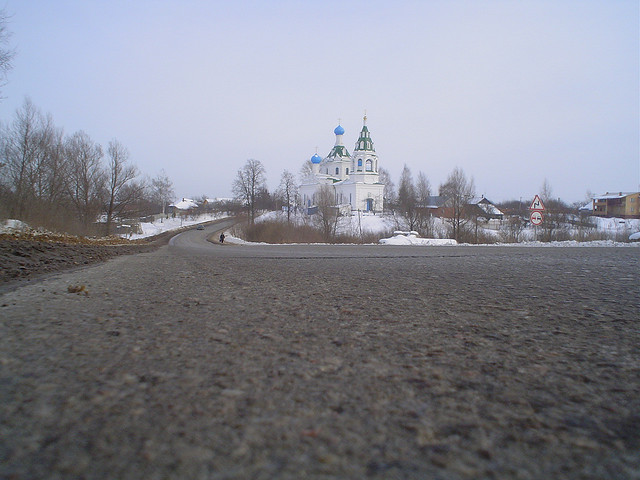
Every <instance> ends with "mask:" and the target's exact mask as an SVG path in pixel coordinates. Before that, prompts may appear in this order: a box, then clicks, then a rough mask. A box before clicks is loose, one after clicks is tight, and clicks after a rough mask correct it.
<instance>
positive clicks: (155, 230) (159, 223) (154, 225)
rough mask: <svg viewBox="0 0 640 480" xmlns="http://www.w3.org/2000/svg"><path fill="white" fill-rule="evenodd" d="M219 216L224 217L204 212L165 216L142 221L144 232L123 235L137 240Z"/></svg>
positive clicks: (141, 226)
mask: <svg viewBox="0 0 640 480" xmlns="http://www.w3.org/2000/svg"><path fill="white" fill-rule="evenodd" d="M218 218H222V216H220V215H216V214H210V213H204V214H202V215H197V216H194V217H191V216H189V217H183V218H180V217H175V218H173V217H169V218H163V219H161V220H156V221H154V222H142V223H140V228H141V229H142V233H133V234H122V235H121V237H123V238H129V239H131V240H136V239H139V238H145V237H153V236H154V235H159V234H161V233H164V232H168V231H170V230H179V229H180V228H183V227H189V226H192V225H197V224H199V223H206V222H210V221H212V220H216V219H218Z"/></svg>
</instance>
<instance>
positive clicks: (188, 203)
mask: <svg viewBox="0 0 640 480" xmlns="http://www.w3.org/2000/svg"><path fill="white" fill-rule="evenodd" d="M169 206H170V207H175V208H177V209H178V210H189V209H190V208H197V207H198V203H197V202H196V201H195V200H191V199H190V198H183V199H182V200H180V201H179V202H176V203H172V204H171V205H169Z"/></svg>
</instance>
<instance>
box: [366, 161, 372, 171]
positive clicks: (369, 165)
mask: <svg viewBox="0 0 640 480" xmlns="http://www.w3.org/2000/svg"><path fill="white" fill-rule="evenodd" d="M366 170H367V172H371V171H373V162H372V161H371V160H370V159H369V160H367V166H366Z"/></svg>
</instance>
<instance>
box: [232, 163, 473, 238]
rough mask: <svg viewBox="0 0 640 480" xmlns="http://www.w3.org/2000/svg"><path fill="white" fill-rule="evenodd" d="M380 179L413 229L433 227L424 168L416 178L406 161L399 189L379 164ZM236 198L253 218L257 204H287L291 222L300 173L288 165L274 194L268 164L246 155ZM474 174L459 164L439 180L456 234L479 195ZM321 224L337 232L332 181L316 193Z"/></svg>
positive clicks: (388, 203) (388, 202)
mask: <svg viewBox="0 0 640 480" xmlns="http://www.w3.org/2000/svg"><path fill="white" fill-rule="evenodd" d="M310 172H311V168H310V163H309V162H305V163H304V164H303V166H302V169H301V171H300V177H302V178H304V177H306V176H308V175H309V174H310ZM379 174H380V181H381V182H382V183H384V185H385V190H384V205H385V210H386V211H387V212H389V213H394V214H397V216H398V218H400V219H401V221H402V222H403V223H404V225H403V227H405V228H407V229H409V230H417V231H420V233H422V234H423V235H425V236H430V235H431V234H432V233H433V218H432V216H431V213H430V212H431V209H430V208H428V207H429V206H430V200H431V198H432V191H431V184H430V182H429V179H428V178H427V176H426V175H425V174H424V173H423V172H419V173H418V176H417V180H415V181H414V179H413V175H412V173H411V170H410V169H409V167H407V166H406V165H405V166H404V168H403V170H402V174H401V176H400V182H399V185H398V189H397V191H396V188H395V184H394V183H393V181H392V179H391V176H390V175H389V173H388V172H387V171H386V170H384V169H382V168H381V169H380V171H379ZM233 193H234V196H235V198H236V199H237V200H238V201H239V202H241V203H242V204H243V205H244V206H245V208H246V210H247V215H248V218H249V223H250V224H253V223H254V220H255V216H256V212H257V210H260V209H265V208H274V207H276V206H282V207H283V208H284V210H286V212H287V222H290V219H291V212H292V211H294V210H295V208H296V206H297V205H298V204H299V198H298V184H297V182H296V177H295V176H294V175H293V174H292V173H291V172H289V171H288V170H285V171H284V172H283V173H282V176H281V178H280V184H279V186H278V188H277V190H276V191H275V193H274V194H273V195H271V194H270V193H269V192H268V190H267V186H266V170H265V168H264V165H262V163H261V162H260V161H258V160H254V159H250V160H247V162H246V163H245V165H244V166H243V167H242V168H240V169H239V170H238V172H237V175H236V178H235V180H234V182H233ZM475 194H476V193H475V185H474V182H473V178H468V177H467V176H466V175H465V173H464V172H463V171H462V169H460V168H457V167H456V168H455V169H454V170H453V171H452V172H451V174H450V175H449V177H448V178H447V180H446V181H445V182H444V183H443V184H441V185H440V187H439V190H438V195H439V196H441V197H445V198H446V199H447V205H446V208H447V212H448V216H447V220H448V221H449V224H450V229H451V232H450V233H451V236H452V238H455V239H457V240H460V239H462V237H463V236H464V235H465V233H466V232H467V230H468V228H467V226H468V223H469V222H470V220H471V218H472V217H471V216H470V215H469V214H468V209H467V205H468V204H469V202H470V201H471V199H472V198H473V197H475ZM316 207H317V216H316V219H317V222H316V223H317V224H318V225H317V226H318V227H320V228H321V230H322V231H323V235H324V236H325V237H326V238H327V239H329V238H331V237H332V236H333V235H334V234H335V229H336V226H337V216H338V212H337V209H336V206H335V196H334V194H333V190H332V188H331V187H330V186H329V185H324V186H322V187H321V188H320V189H319V190H318V192H317V193H316Z"/></svg>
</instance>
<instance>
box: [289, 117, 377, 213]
mask: <svg viewBox="0 0 640 480" xmlns="http://www.w3.org/2000/svg"><path fill="white" fill-rule="evenodd" d="M333 133H335V135H336V144H335V145H334V146H333V148H332V149H331V151H330V152H329V154H328V155H327V156H326V157H325V158H322V157H320V155H318V154H317V153H316V154H315V155H314V156H313V157H311V166H312V174H311V175H309V177H308V178H306V179H305V180H304V181H303V182H302V185H300V196H301V197H302V201H303V204H304V207H305V209H307V210H308V211H313V207H314V206H315V205H316V193H317V191H318V189H319V188H320V187H321V186H322V185H330V186H331V187H332V188H333V190H334V193H335V204H336V206H337V207H338V208H339V209H340V211H341V212H342V213H343V214H350V213H351V212H357V211H363V212H374V213H375V212H382V207H383V193H384V185H383V184H382V183H380V179H379V174H378V155H377V154H376V151H375V150H374V148H373V142H372V141H371V134H370V133H369V129H368V128H367V116H366V115H365V116H364V119H363V124H362V130H361V131H360V137H359V138H358V141H357V142H356V145H355V148H354V151H353V156H351V155H350V154H349V152H348V151H347V147H345V146H344V143H343V136H344V128H342V126H340V125H338V126H337V127H336V128H335V130H334V131H333Z"/></svg>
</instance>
